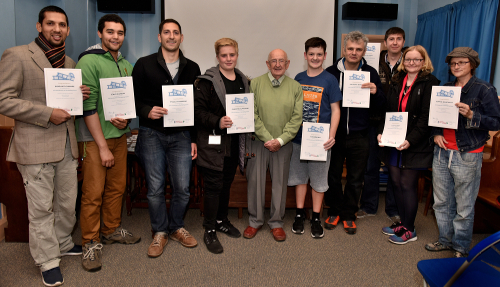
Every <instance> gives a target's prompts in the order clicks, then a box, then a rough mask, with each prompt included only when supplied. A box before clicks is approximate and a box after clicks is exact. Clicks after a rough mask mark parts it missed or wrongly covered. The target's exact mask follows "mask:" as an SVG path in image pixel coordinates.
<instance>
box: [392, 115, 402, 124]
mask: <svg viewBox="0 0 500 287" xmlns="http://www.w3.org/2000/svg"><path fill="white" fill-rule="evenodd" d="M389 121H391V122H402V121H403V116H399V117H398V116H394V115H393V116H392V117H391V118H390V119H389Z"/></svg>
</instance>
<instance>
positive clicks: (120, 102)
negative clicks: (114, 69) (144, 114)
mask: <svg viewBox="0 0 500 287" xmlns="http://www.w3.org/2000/svg"><path fill="white" fill-rule="evenodd" d="M99 82H100V85H101V96H102V106H103V108H104V119H105V120H106V121H110V120H111V119H112V118H121V119H135V118H136V117H137V116H136V114H135V100H134V82H133V81H132V77H119V78H103V79H99Z"/></svg>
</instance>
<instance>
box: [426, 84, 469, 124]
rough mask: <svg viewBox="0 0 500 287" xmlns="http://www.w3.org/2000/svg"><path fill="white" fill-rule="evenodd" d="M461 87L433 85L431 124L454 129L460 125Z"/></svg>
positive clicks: (430, 110) (430, 112) (430, 109)
mask: <svg viewBox="0 0 500 287" xmlns="http://www.w3.org/2000/svg"><path fill="white" fill-rule="evenodd" d="M461 93H462V88H461V87H448V86H433V87H432V93H431V105H430V108H429V126H433V127H439V128H445V129H454V130H456V129H457V127H458V116H459V115H458V114H459V113H458V108H457V107H456V106H455V104H456V103H458V102H460V94H461Z"/></svg>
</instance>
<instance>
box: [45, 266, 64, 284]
mask: <svg viewBox="0 0 500 287" xmlns="http://www.w3.org/2000/svg"><path fill="white" fill-rule="evenodd" d="M42 281H43V284H44V285H45V286H49V287H50V286H59V285H62V284H63V283H64V279H63V277H62V274H61V269H59V267H54V268H52V269H49V270H47V271H43V272H42Z"/></svg>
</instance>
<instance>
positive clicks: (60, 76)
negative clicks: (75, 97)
mask: <svg viewBox="0 0 500 287" xmlns="http://www.w3.org/2000/svg"><path fill="white" fill-rule="evenodd" d="M52 80H55V81H59V80H61V81H74V80H75V74H73V73H61V72H58V73H57V75H55V76H52Z"/></svg>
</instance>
